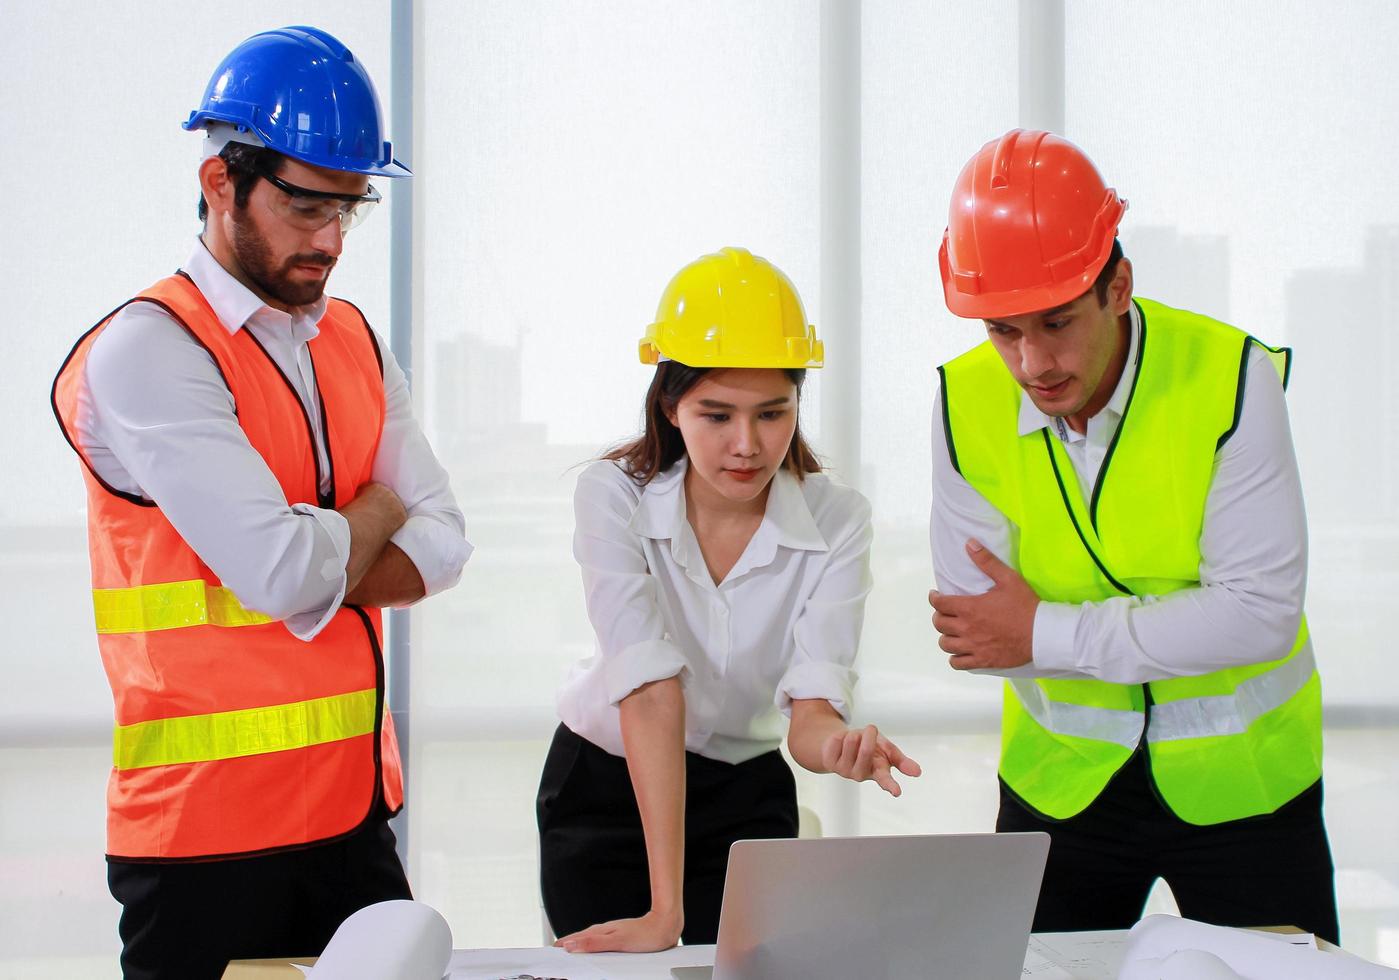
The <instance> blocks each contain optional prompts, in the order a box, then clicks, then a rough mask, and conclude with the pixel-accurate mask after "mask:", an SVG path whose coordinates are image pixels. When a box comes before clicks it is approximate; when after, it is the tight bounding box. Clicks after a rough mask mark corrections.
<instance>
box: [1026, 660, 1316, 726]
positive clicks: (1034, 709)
mask: <svg viewBox="0 0 1399 980" xmlns="http://www.w3.org/2000/svg"><path fill="white" fill-rule="evenodd" d="M1315 670H1316V660H1315V658H1314V657H1313V655H1312V645H1311V644H1310V643H1307V644H1306V645H1305V646H1304V647H1302V649H1300V650H1298V651H1297V655H1296V656H1295V657H1292V658H1290V659H1289V660H1287V661H1286V662H1285V663H1282V664H1279V665H1278V666H1277V667H1276V668H1275V669H1273V670H1270V671H1268V672H1267V673H1266V674H1259V675H1258V676H1257V677H1250V678H1249V679H1248V680H1246V681H1243V682H1241V683H1240V684H1239V686H1238V687H1237V688H1236V689H1235V690H1234V693H1233V694H1231V695H1230V694H1221V695H1216V696H1214V697H1203V698H1183V699H1181V700H1179V701H1169V702H1167V703H1165V704H1155V705H1152V708H1151V729H1150V731H1149V732H1148V733H1147V741H1148V742H1152V743H1155V742H1170V741H1174V740H1176V739H1182V738H1210V737H1213V736H1216V735H1238V734H1241V733H1243V732H1245V731H1247V730H1248V726H1249V725H1251V724H1253V723H1254V722H1255V721H1257V720H1258V719H1259V718H1261V717H1263V716H1264V715H1265V714H1267V713H1268V712H1269V711H1272V710H1273V709H1274V708H1280V707H1282V706H1283V705H1284V704H1286V703H1287V702H1288V701H1290V700H1291V699H1292V697H1293V696H1294V695H1295V694H1296V693H1297V692H1298V691H1300V690H1301V689H1302V688H1303V687H1305V686H1306V683H1307V681H1309V680H1311V676H1312V672H1313V671H1315ZM1010 686H1011V688H1012V689H1014V691H1015V695H1016V697H1017V698H1018V699H1019V701H1020V704H1021V706H1022V707H1023V708H1024V709H1025V710H1026V712H1028V713H1029V715H1030V717H1031V718H1033V719H1035V721H1036V722H1038V723H1039V724H1040V726H1041V727H1043V728H1045V729H1047V730H1048V731H1051V732H1053V733H1054V734H1056V735H1068V736H1071V737H1073V738H1091V739H1094V740H1096V741H1099V742H1113V743H1115V744H1117V745H1121V746H1123V747H1125V748H1128V749H1134V748H1136V747H1137V742H1138V741H1139V740H1140V739H1141V734H1142V722H1143V718H1144V716H1143V715H1142V713H1141V712H1139V711H1121V710H1117V709H1114V708H1097V707H1093V706H1091V705H1086V704H1070V703H1068V702H1066V701H1051V700H1050V699H1049V698H1047V697H1046V696H1045V693H1044V689H1043V688H1041V687H1040V686H1039V685H1038V684H1036V683H1035V682H1034V681H1032V680H1026V679H1024V678H1015V679H1012V680H1011V682H1010Z"/></svg>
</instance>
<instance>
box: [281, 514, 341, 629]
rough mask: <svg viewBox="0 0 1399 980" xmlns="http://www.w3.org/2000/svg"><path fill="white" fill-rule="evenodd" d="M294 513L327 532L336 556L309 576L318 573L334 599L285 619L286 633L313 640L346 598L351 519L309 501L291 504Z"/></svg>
mask: <svg viewBox="0 0 1399 980" xmlns="http://www.w3.org/2000/svg"><path fill="white" fill-rule="evenodd" d="M291 509H292V512H293V513H296V514H303V515H305V516H306V517H309V518H311V519H312V520H314V521H315V522H316V523H317V524H319V525H320V526H321V529H322V530H323V531H325V533H326V537H327V538H328V539H329V540H330V543H331V544H332V545H333V546H334V548H335V557H334V558H326V559H324V560H323V561H322V562H321V567H320V568H318V569H311V570H310V573H309V574H310V575H316V574H318V573H319V575H320V576H321V578H322V579H323V580H324V581H325V582H326V584H327V585H328V586H330V587H332V588H334V590H335V592H334V598H332V599H331V600H330V604H329V605H325V606H316V607H315V608H312V609H306V610H303V611H302V612H299V613H293V614H292V615H290V616H288V617H287V618H286V619H284V620H282V625H284V626H285V627H286V628H287V632H288V633H290V634H291V635H292V636H294V637H296V638H297V639H298V640H305V641H306V642H308V643H309V642H310V641H311V640H314V639H315V638H316V634H317V633H319V632H320V631H321V630H323V629H325V625H326V623H328V622H330V620H331V618H332V617H334V615H335V614H336V613H337V612H339V611H340V603H341V602H343V601H344V600H345V585H346V580H345V566H346V565H347V564H349V561H350V522H349V521H347V520H345V517H344V516H343V515H342V514H340V513H338V512H336V511H333V510H325V509H323V508H321V507H312V506H311V505H310V504H292V505H291Z"/></svg>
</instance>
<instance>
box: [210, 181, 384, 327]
mask: <svg viewBox="0 0 1399 980" xmlns="http://www.w3.org/2000/svg"><path fill="white" fill-rule="evenodd" d="M277 176H278V177H280V178H281V179H282V180H284V181H286V182H287V183H288V184H292V185H295V186H297V187H303V188H305V189H307V190H313V191H330V192H334V193H343V194H345V195H346V196H347V197H358V196H360V195H363V194H364V193H365V192H366V191H367V190H368V187H369V178H367V177H365V176H363V175H362V174H351V173H345V172H343V171H339V170H325V169H323V168H321V167H313V166H310V165H309V164H305V163H301V162H299V161H297V160H287V161H286V162H285V164H284V165H283V167H282V169H281V170H280V171H279V172H278V173H277ZM289 197H290V195H288V194H287V192H286V191H283V190H281V189H279V188H277V187H276V186H274V185H273V184H272V183H271V182H269V181H267V180H264V179H261V178H260V179H259V180H258V182H257V183H256V184H254V185H253V190H252V194H250V195H249V197H248V203H247V205H246V206H245V207H242V208H239V207H236V206H235V207H234V208H233V209H232V210H231V211H230V212H229V213H228V216H227V217H228V222H229V226H230V227H229V235H228V240H229V244H230V246H231V248H232V250H233V256H234V258H235V259H236V260H237V262H238V265H239V266H240V267H241V268H242V270H243V272H244V274H245V275H246V276H247V278H248V279H249V280H250V281H251V282H252V284H253V285H255V286H256V287H257V288H258V289H259V290H260V291H261V292H262V293H263V294H264V295H265V297H267V298H270V299H273V300H276V301H277V302H278V303H279V304H281V305H284V306H289V307H290V306H305V305H307V304H310V303H314V302H316V301H317V300H319V299H320V298H321V295H322V294H323V293H324V292H325V286H326V282H327V280H328V279H329V277H330V270H331V269H332V268H334V267H335V263H336V261H337V260H338V259H339V257H340V251H341V249H342V248H343V247H344V243H345V233H344V232H343V231H342V230H341V227H340V222H339V220H330V221H327V222H326V223H325V224H324V225H322V226H321V227H319V228H316V229H315V230H310V229H305V228H300V227H296V226H295V225H293V224H292V223H290V222H289V221H287V219H286V218H285V217H283V213H285V211H286V209H287V206H288V204H289V203H292V204H294V203H295V202H289V200H288V199H289Z"/></svg>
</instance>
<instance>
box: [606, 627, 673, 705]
mask: <svg viewBox="0 0 1399 980" xmlns="http://www.w3.org/2000/svg"><path fill="white" fill-rule="evenodd" d="M677 675H678V676H679V677H680V683H681V685H682V686H683V685H687V684H688V683H689V680H690V664H689V661H687V660H686V659H685V655H684V654H683V653H681V652H680V648H679V647H677V646H676V645H675V644H674V643H671V642H670V641H669V640H666V639H659V640H642V641H641V642H640V643H633V644H632V645H631V646H629V647H627V648H626V649H625V650H622V651H621V652H620V653H616V654H613V655H612V656H610V657H609V656H604V657H603V658H602V683H603V686H604V687H605V688H606V689H607V701H608V703H609V704H614V705H615V704H620V703H621V701H622V699H623V698H625V697H626V696H627V695H628V694H630V693H631V692H632V691H635V690H636V689H637V688H638V687H642V686H644V685H646V684H650V683H651V682H652V681H663V680H665V679H666V678H668V677H675V676H677Z"/></svg>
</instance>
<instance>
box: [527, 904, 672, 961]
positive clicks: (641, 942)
mask: <svg viewBox="0 0 1399 980" xmlns="http://www.w3.org/2000/svg"><path fill="white" fill-rule="evenodd" d="M684 923H685V919H684V916H683V915H682V914H681V913H679V912H677V913H675V914H673V915H665V914H662V913H659V912H656V911H654V910H653V911H650V912H647V913H646V914H645V915H643V916H640V917H638V918H635V919H613V920H612V921H611V922H602V923H599V924H598V925H595V926H589V927H588V928H586V929H582V930H580V931H578V932H575V933H572V934H571V935H568V936H564V937H563V938H561V939H559V940H558V941H557V942H555V943H554V945H555V946H561V947H563V948H564V949H566V950H568V951H569V952H570V953H655V952H659V951H660V950H663V949H670V948H671V947H672V946H674V945H675V944H676V943H678V942H680V930H681V928H682V927H683V926H684Z"/></svg>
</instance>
